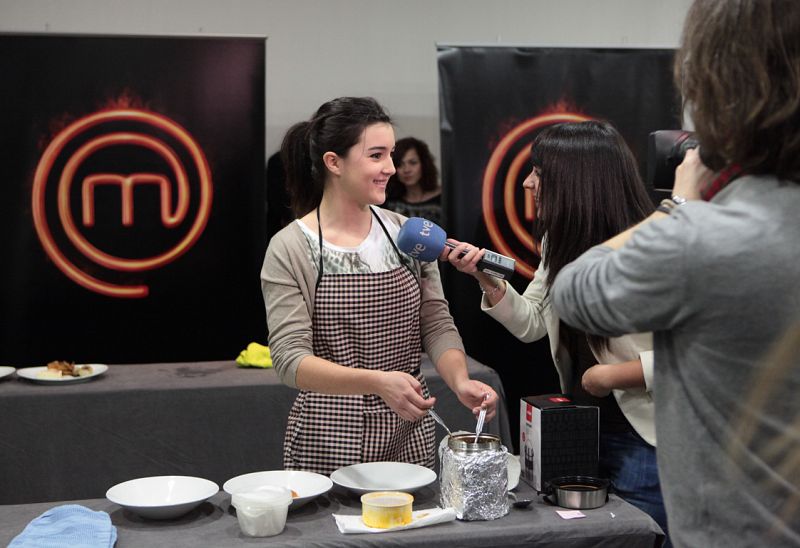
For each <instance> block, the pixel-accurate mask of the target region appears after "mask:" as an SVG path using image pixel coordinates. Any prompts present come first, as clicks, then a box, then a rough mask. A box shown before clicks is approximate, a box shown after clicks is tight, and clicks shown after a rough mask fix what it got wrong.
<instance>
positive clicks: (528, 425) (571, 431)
mask: <svg viewBox="0 0 800 548" xmlns="http://www.w3.org/2000/svg"><path fill="white" fill-rule="evenodd" d="M519 422H520V425H519V435H520V444H519V448H520V464H521V465H522V466H521V467H522V479H524V480H525V481H526V482H527V483H529V484H530V485H531V486H532V487H533V488H534V489H536V490H537V491H543V490H544V488H545V486H546V484H547V482H548V481H549V480H551V479H553V478H557V477H560V476H597V473H598V458H599V435H600V432H599V430H600V410H599V409H598V408H597V407H594V406H579V405H575V404H574V403H572V401H570V399H569V398H567V397H566V396H564V395H562V394H547V395H543V396H528V397H525V398H522V399H521V400H520V413H519Z"/></svg>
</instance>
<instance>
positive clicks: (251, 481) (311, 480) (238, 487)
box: [222, 470, 333, 510]
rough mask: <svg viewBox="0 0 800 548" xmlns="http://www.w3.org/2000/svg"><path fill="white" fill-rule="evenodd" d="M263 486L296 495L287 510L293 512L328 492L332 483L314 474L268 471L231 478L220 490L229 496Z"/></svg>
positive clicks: (298, 471) (295, 471)
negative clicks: (281, 488) (279, 488)
mask: <svg viewBox="0 0 800 548" xmlns="http://www.w3.org/2000/svg"><path fill="white" fill-rule="evenodd" d="M265 486H271V487H286V488H288V489H291V490H292V491H294V492H295V493H297V496H296V497H294V496H293V497H292V504H291V505H290V506H289V510H295V509H296V508H300V507H301V506H303V505H304V504H306V503H307V502H310V501H312V500H314V499H315V498H317V497H318V496H320V495H322V494H323V493H327V492H328V491H330V489H331V487H333V482H331V480H330V479H329V478H328V477H326V476H323V475H322V474H315V473H314V472H303V471H301V470H268V471H265V472H251V473H250V474H242V475H241V476H236V477H235V478H231V479H229V480H228V481H226V482H225V484H224V485H223V486H222V490H223V491H225V492H226V493H228V494H229V495H234V494H236V493H243V492H245V491H258V490H259V489H260V488H261V487H265ZM293 495H294V494H293Z"/></svg>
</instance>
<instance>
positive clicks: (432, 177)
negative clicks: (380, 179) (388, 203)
mask: <svg viewBox="0 0 800 548" xmlns="http://www.w3.org/2000/svg"><path fill="white" fill-rule="evenodd" d="M409 150H416V151H417V156H419V162H420V168H421V171H422V173H421V177H420V180H419V186H420V188H422V190H424V191H429V190H434V189H436V188H438V187H439V170H437V169H436V164H435V163H434V161H433V155H432V154H431V151H430V149H429V148H428V145H427V143H425V141H421V140H419V139H417V138H416V137H405V138H403V139H399V140H398V141H397V142H396V143H395V145H394V152H392V160H393V161H394V165H395V167H397V166H399V165H400V162H402V161H403V156H405V155H406V152H408V151H409ZM405 195H406V185H404V184H403V183H401V182H400V180H399V179H398V178H397V173H395V174H394V175H392V176H391V178H390V179H389V183H388V184H387V185H386V198H387V199H389V200H397V199H400V198H403V197H405Z"/></svg>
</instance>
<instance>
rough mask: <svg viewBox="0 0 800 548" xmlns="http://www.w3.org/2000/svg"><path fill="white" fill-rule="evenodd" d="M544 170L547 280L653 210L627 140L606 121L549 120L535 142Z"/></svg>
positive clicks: (541, 206) (540, 204) (541, 226)
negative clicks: (555, 121)
mask: <svg viewBox="0 0 800 548" xmlns="http://www.w3.org/2000/svg"><path fill="white" fill-rule="evenodd" d="M531 163H532V165H533V167H534V168H538V169H539V170H540V184H539V192H538V195H537V196H536V204H537V207H536V215H537V218H536V225H535V233H536V236H537V237H539V238H546V239H547V250H546V253H545V256H544V266H545V267H546V268H547V269H548V276H547V285H548V286H549V285H551V284H552V283H553V280H555V277H556V275H557V274H558V273H559V272H560V271H561V269H562V268H563V267H564V266H566V265H567V264H568V263H570V262H572V261H574V260H575V259H577V258H578V257H579V256H580V255H581V254H582V253H583V252H584V251H586V250H587V249H589V248H590V247H592V246H594V245H597V244H599V243H602V242H604V241H606V240H607V239H609V238H611V237H612V236H615V235H616V234H619V233H620V232H622V231H624V230H625V229H627V228H629V227H630V226H632V225H634V224H636V223H638V222H639V221H641V220H642V219H644V218H645V217H647V216H648V215H649V214H650V213H652V212H653V209H654V207H653V202H652V201H651V200H650V197H649V196H648V195H647V191H646V190H645V187H644V183H642V179H641V177H640V176H639V171H638V168H637V165H636V160H635V159H634V157H633V153H632V152H631V150H630V148H628V145H627V144H626V143H625V140H624V139H623V138H622V136H621V135H620V134H619V132H618V131H617V130H616V129H614V127H613V126H612V125H611V124H609V123H607V122H599V121H588V122H574V123H567V124H559V125H555V126H550V127H548V128H545V129H544V130H542V131H541V132H540V133H539V134H538V135H537V136H536V139H535V140H534V142H533V144H532V145H531Z"/></svg>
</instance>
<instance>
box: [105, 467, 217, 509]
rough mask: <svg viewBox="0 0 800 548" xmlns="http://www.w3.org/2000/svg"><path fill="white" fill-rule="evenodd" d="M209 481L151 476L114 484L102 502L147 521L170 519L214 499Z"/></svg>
mask: <svg viewBox="0 0 800 548" xmlns="http://www.w3.org/2000/svg"><path fill="white" fill-rule="evenodd" d="M218 491H219V486H218V485H217V484H216V483H214V482H213V481H209V480H207V479H203V478H195V477H191V476H153V477H149V478H138V479H133V480H130V481H125V482H123V483H118V484H117V485H115V486H114V487H112V488H111V489H109V490H108V491H106V498H107V499H108V500H110V501H111V502H113V503H115V504H119V505H120V506H122V507H123V508H125V509H127V510H130V511H131V512H133V513H135V514H138V515H140V516H142V517H143V518H148V519H173V518H177V517H180V516H182V515H184V514H186V513H187V512H189V511H190V510H192V509H194V508H195V507H196V506H198V505H199V504H200V503H202V502H203V501H205V500H206V499H208V498H209V497H211V496H213V495H215V494H216V493H217V492H218Z"/></svg>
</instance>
